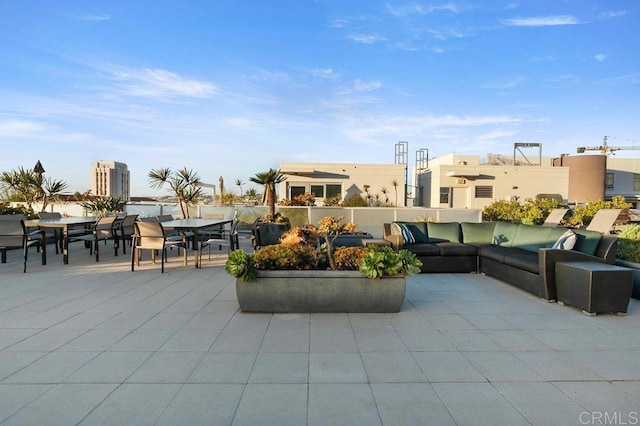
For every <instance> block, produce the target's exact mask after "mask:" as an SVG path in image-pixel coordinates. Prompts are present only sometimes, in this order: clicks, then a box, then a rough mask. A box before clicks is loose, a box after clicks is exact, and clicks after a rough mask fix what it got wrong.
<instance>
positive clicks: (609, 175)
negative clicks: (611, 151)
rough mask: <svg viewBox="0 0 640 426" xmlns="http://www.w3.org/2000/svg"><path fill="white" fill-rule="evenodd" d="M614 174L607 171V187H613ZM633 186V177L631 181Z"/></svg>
mask: <svg viewBox="0 0 640 426" xmlns="http://www.w3.org/2000/svg"><path fill="white" fill-rule="evenodd" d="M614 176H615V175H614V174H613V173H607V189H613V182H614V181H613V177H614ZM633 186H635V179H634V182H633Z"/></svg>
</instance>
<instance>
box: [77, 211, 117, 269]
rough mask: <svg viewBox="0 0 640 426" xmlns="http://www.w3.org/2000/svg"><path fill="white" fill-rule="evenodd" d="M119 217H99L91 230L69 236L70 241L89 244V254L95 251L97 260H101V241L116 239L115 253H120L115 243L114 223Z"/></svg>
mask: <svg viewBox="0 0 640 426" xmlns="http://www.w3.org/2000/svg"><path fill="white" fill-rule="evenodd" d="M117 219H118V218H117V217H116V216H105V217H101V218H100V219H98V221H97V222H96V223H95V224H94V225H93V228H92V229H91V232H90V233H89V234H85V235H76V236H71V237H69V242H70V243H71V242H75V241H84V242H85V243H87V245H88V246H89V254H93V252H95V255H96V262H99V261H100V244H98V243H99V242H100V241H105V242H106V241H109V240H114V251H115V255H116V256H117V255H118V247H117V245H116V244H115V239H116V237H115V228H114V225H115V223H116V220H117Z"/></svg>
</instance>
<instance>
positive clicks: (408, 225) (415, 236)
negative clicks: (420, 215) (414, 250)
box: [391, 222, 429, 243]
mask: <svg viewBox="0 0 640 426" xmlns="http://www.w3.org/2000/svg"><path fill="white" fill-rule="evenodd" d="M400 225H404V226H400ZM403 230H406V232H407V233H409V234H410V235H409V240H410V241H407V239H405V238H404V235H403V233H402V231H403ZM391 233H392V234H394V235H402V236H403V239H404V242H405V243H428V242H429V240H428V238H427V224H426V222H393V223H392V224H391ZM411 240H412V241H411Z"/></svg>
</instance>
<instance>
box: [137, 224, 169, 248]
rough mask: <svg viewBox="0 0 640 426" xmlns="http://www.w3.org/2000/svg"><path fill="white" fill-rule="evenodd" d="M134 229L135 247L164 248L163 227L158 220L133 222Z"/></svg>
mask: <svg viewBox="0 0 640 426" xmlns="http://www.w3.org/2000/svg"><path fill="white" fill-rule="evenodd" d="M133 227H134V230H135V240H136V244H135V245H136V247H140V248H147V249H153V250H162V249H164V242H165V236H164V229H163V228H162V224H161V223H160V222H140V221H136V222H135V223H134V224H133Z"/></svg>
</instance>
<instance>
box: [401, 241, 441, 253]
mask: <svg viewBox="0 0 640 426" xmlns="http://www.w3.org/2000/svg"><path fill="white" fill-rule="evenodd" d="M403 248H406V249H407V250H409V251H410V252H411V253H413V254H415V255H416V256H440V249H439V248H438V246H436V245H435V244H427V243H415V244H407V245H406V246H404V247H403Z"/></svg>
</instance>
